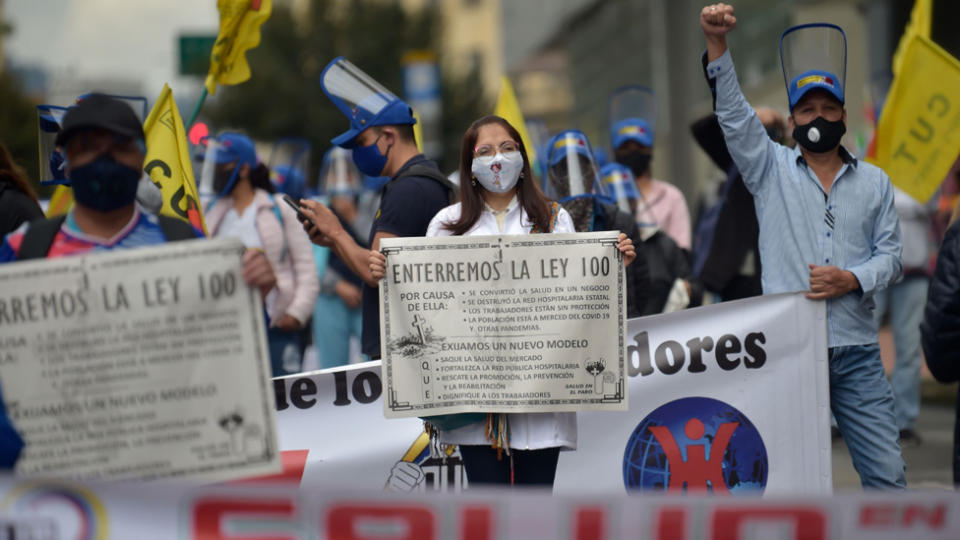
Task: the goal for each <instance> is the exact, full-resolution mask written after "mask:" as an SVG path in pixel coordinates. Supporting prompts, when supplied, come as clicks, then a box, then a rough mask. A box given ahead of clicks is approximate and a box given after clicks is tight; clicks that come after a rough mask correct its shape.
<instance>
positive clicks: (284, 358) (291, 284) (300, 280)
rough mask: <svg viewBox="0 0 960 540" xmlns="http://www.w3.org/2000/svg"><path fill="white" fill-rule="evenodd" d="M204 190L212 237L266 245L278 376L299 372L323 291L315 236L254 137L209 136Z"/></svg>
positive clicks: (257, 246)
mask: <svg viewBox="0 0 960 540" xmlns="http://www.w3.org/2000/svg"><path fill="white" fill-rule="evenodd" d="M207 144H208V150H207V154H206V161H207V162H209V164H206V163H205V167H204V177H203V179H202V180H201V191H209V190H210V189H211V188H210V186H211V184H212V192H213V193H214V195H215V197H216V198H215V199H214V201H213V202H212V204H211V205H210V206H209V207H208V208H207V211H206V214H205V219H206V223H207V228H208V229H209V230H210V236H212V237H216V238H229V237H234V238H239V239H240V240H242V241H243V244H244V245H245V246H246V247H247V248H252V249H258V250H262V251H263V252H264V253H265V254H266V256H267V260H268V261H269V262H270V264H271V266H273V270H274V273H275V274H276V277H277V285H276V288H275V289H274V290H273V291H272V292H271V294H270V295H268V296H267V298H266V300H265V304H266V308H267V316H268V319H269V329H268V331H267V339H268V341H269V343H270V363H271V365H272V368H273V375H274V377H279V376H283V375H288V374H290V373H297V372H299V371H300V368H301V365H302V351H303V345H302V343H301V339H300V330H301V329H303V328H304V326H305V325H306V324H307V323H308V322H309V321H310V315H311V314H312V313H313V305H314V303H315V302H316V300H317V294H318V293H319V291H320V282H319V280H318V278H317V269H316V265H315V263H314V260H313V248H312V246H311V244H310V239H309V238H308V237H307V235H306V234H305V233H304V232H303V228H302V226H301V225H300V222H299V221H298V220H297V214H296V212H294V210H293V209H292V208H290V207H289V206H288V205H286V204H284V203H283V201H281V200H280V199H279V196H275V194H276V187H274V185H273V183H272V182H270V170H269V169H268V168H267V167H266V166H265V165H264V164H263V163H260V162H258V161H257V155H256V151H255V150H254V146H253V141H251V140H250V138H249V137H247V136H246V135H242V134H240V133H223V134H221V135H220V136H218V137H216V138H215V139H211V140H210V141H208V143H207Z"/></svg>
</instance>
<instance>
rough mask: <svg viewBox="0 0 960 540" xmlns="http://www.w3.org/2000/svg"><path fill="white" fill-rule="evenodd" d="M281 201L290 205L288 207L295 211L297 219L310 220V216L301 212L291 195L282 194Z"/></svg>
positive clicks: (298, 204)
mask: <svg viewBox="0 0 960 540" xmlns="http://www.w3.org/2000/svg"><path fill="white" fill-rule="evenodd" d="M283 202H285V203H287V204H289V205H290V208H293V209H294V210H295V211H296V212H297V219H298V220H300V221H304V220H307V221H309V220H310V218H308V217H307V216H306V215H305V214H304V213H303V212H301V211H300V203H298V202H297V201H295V200H294V199H293V197H291V196H289V195H284V196H283Z"/></svg>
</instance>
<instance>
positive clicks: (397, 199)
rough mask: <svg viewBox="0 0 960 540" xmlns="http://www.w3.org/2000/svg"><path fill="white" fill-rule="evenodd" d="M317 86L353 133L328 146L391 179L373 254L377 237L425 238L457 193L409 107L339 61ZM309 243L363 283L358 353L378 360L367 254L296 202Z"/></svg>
mask: <svg viewBox="0 0 960 540" xmlns="http://www.w3.org/2000/svg"><path fill="white" fill-rule="evenodd" d="M320 84H321V87H322V88H323V91H324V93H325V94H326V95H327V97H328V98H330V101H332V102H333V103H334V105H336V106H337V108H338V109H340V111H341V112H342V113H343V115H344V116H346V117H347V118H348V119H349V120H350V129H348V130H347V131H346V132H344V133H342V134H340V135H339V136H337V137H335V138H334V139H333V141H332V142H333V144H334V145H336V146H339V147H341V148H345V149H348V150H351V151H352V158H353V162H354V164H356V166H357V168H358V169H359V170H360V172H361V173H363V174H364V175H367V176H371V177H380V176H388V177H390V181H389V182H388V183H387V184H386V185H385V186H384V188H383V191H382V193H383V195H382V197H381V198H380V208H379V209H378V210H377V214H376V217H375V219H374V222H373V225H372V227H371V228H370V232H369V235H368V236H367V245H369V246H370V249H373V250H378V249H379V247H380V239H381V238H395V237H405V236H423V235H424V234H425V233H426V232H427V225H428V224H429V223H430V219H431V218H433V216H435V215H436V214H437V212H439V211H440V210H441V209H442V208H444V207H445V206H447V205H449V204H450V202H451V201H452V200H453V197H454V194H455V193H456V186H454V185H453V184H452V183H451V182H450V181H449V180H448V179H447V177H446V176H444V175H443V173H441V172H440V169H439V168H438V167H437V164H436V163H434V162H433V161H431V160H429V159H427V158H426V156H424V155H422V154H420V152H419V150H417V141H416V138H415V136H414V132H413V125H414V124H415V123H416V122H417V121H416V119H415V118H414V117H413V111H412V109H411V108H410V106H409V105H407V104H406V103H404V102H403V101H401V100H400V99H399V98H397V96H395V95H394V94H393V93H392V92H390V91H389V90H387V89H386V88H384V87H383V85H381V84H380V83H378V82H377V81H376V80H374V79H373V78H372V77H370V76H369V75H367V74H366V73H364V72H363V71H362V70H360V68H358V67H357V66H355V65H353V64H352V63H350V62H349V61H348V60H346V59H344V58H342V57H341V58H336V59H334V60H333V61H332V62H330V63H329V64H327V66H326V68H324V70H323V73H322V74H321V76H320ZM301 205H302V210H303V213H304V214H306V216H307V217H308V220H306V221H305V222H304V224H303V227H304V229H305V230H306V231H307V233H308V234H309V235H310V238H311V240H312V241H313V242H314V243H315V244H317V245H321V246H325V247H330V248H331V249H332V250H333V251H334V252H335V253H336V254H337V256H338V257H340V259H342V260H343V262H344V263H346V265H347V266H348V267H349V268H350V271H351V272H353V273H354V274H356V275H357V276H359V277H360V279H361V280H363V287H362V288H363V339H362V351H363V353H364V354H366V355H367V356H369V357H370V358H374V359H376V358H379V357H380V304H379V296H378V293H377V286H378V282H379V280H377V279H374V278H373V277H372V276H371V275H370V265H369V262H368V255H369V249H367V248H366V247H365V246H362V245H360V244H358V243H357V242H356V241H354V239H353V238H352V237H351V236H350V234H349V233H348V232H347V230H346V229H345V228H344V227H343V225H342V224H341V222H340V219H339V218H337V216H336V214H334V213H333V212H332V211H331V210H330V208H328V207H327V206H326V205H324V204H321V203H319V202H317V201H309V200H303V201H301Z"/></svg>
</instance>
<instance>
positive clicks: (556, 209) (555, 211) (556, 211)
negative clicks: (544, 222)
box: [530, 201, 560, 234]
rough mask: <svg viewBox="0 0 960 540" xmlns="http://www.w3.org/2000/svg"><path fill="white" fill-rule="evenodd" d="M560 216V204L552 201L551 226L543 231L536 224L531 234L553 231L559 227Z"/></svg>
mask: <svg viewBox="0 0 960 540" xmlns="http://www.w3.org/2000/svg"><path fill="white" fill-rule="evenodd" d="M559 218H560V204H559V203H558V202H556V201H550V228H548V229H547V230H545V231H541V230H540V229H539V228H538V227H537V226H536V225H534V226H533V227H532V228H531V229H530V234H542V233H552V232H553V230H554V229H556V228H557V220H558V219H559Z"/></svg>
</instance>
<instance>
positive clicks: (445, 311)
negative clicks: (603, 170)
mask: <svg viewBox="0 0 960 540" xmlns="http://www.w3.org/2000/svg"><path fill="white" fill-rule="evenodd" d="M616 246H617V233H616V232H599V233H584V234H550V235H523V236H471V237H459V236H458V237H449V238H388V239H384V240H383V241H382V242H381V243H380V247H381V250H382V251H383V252H384V253H385V254H386V256H387V268H386V277H384V279H383V280H382V281H381V283H380V287H379V289H380V313H381V316H380V320H381V325H380V329H381V330H380V336H381V337H380V343H381V348H382V350H383V373H384V383H385V386H386V396H387V399H386V400H385V401H384V413H385V414H386V416H387V417H390V418H397V417H407V416H430V415H437V414H450V413H459V412H559V411H578V410H605V411H623V410H626V409H627V396H626V389H625V387H624V385H625V383H626V365H625V363H624V358H623V352H624V350H625V342H624V336H625V330H626V326H625V313H626V294H625V288H626V286H625V281H624V268H623V264H622V262H621V255H620V252H619V251H618V250H617V249H616Z"/></svg>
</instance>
